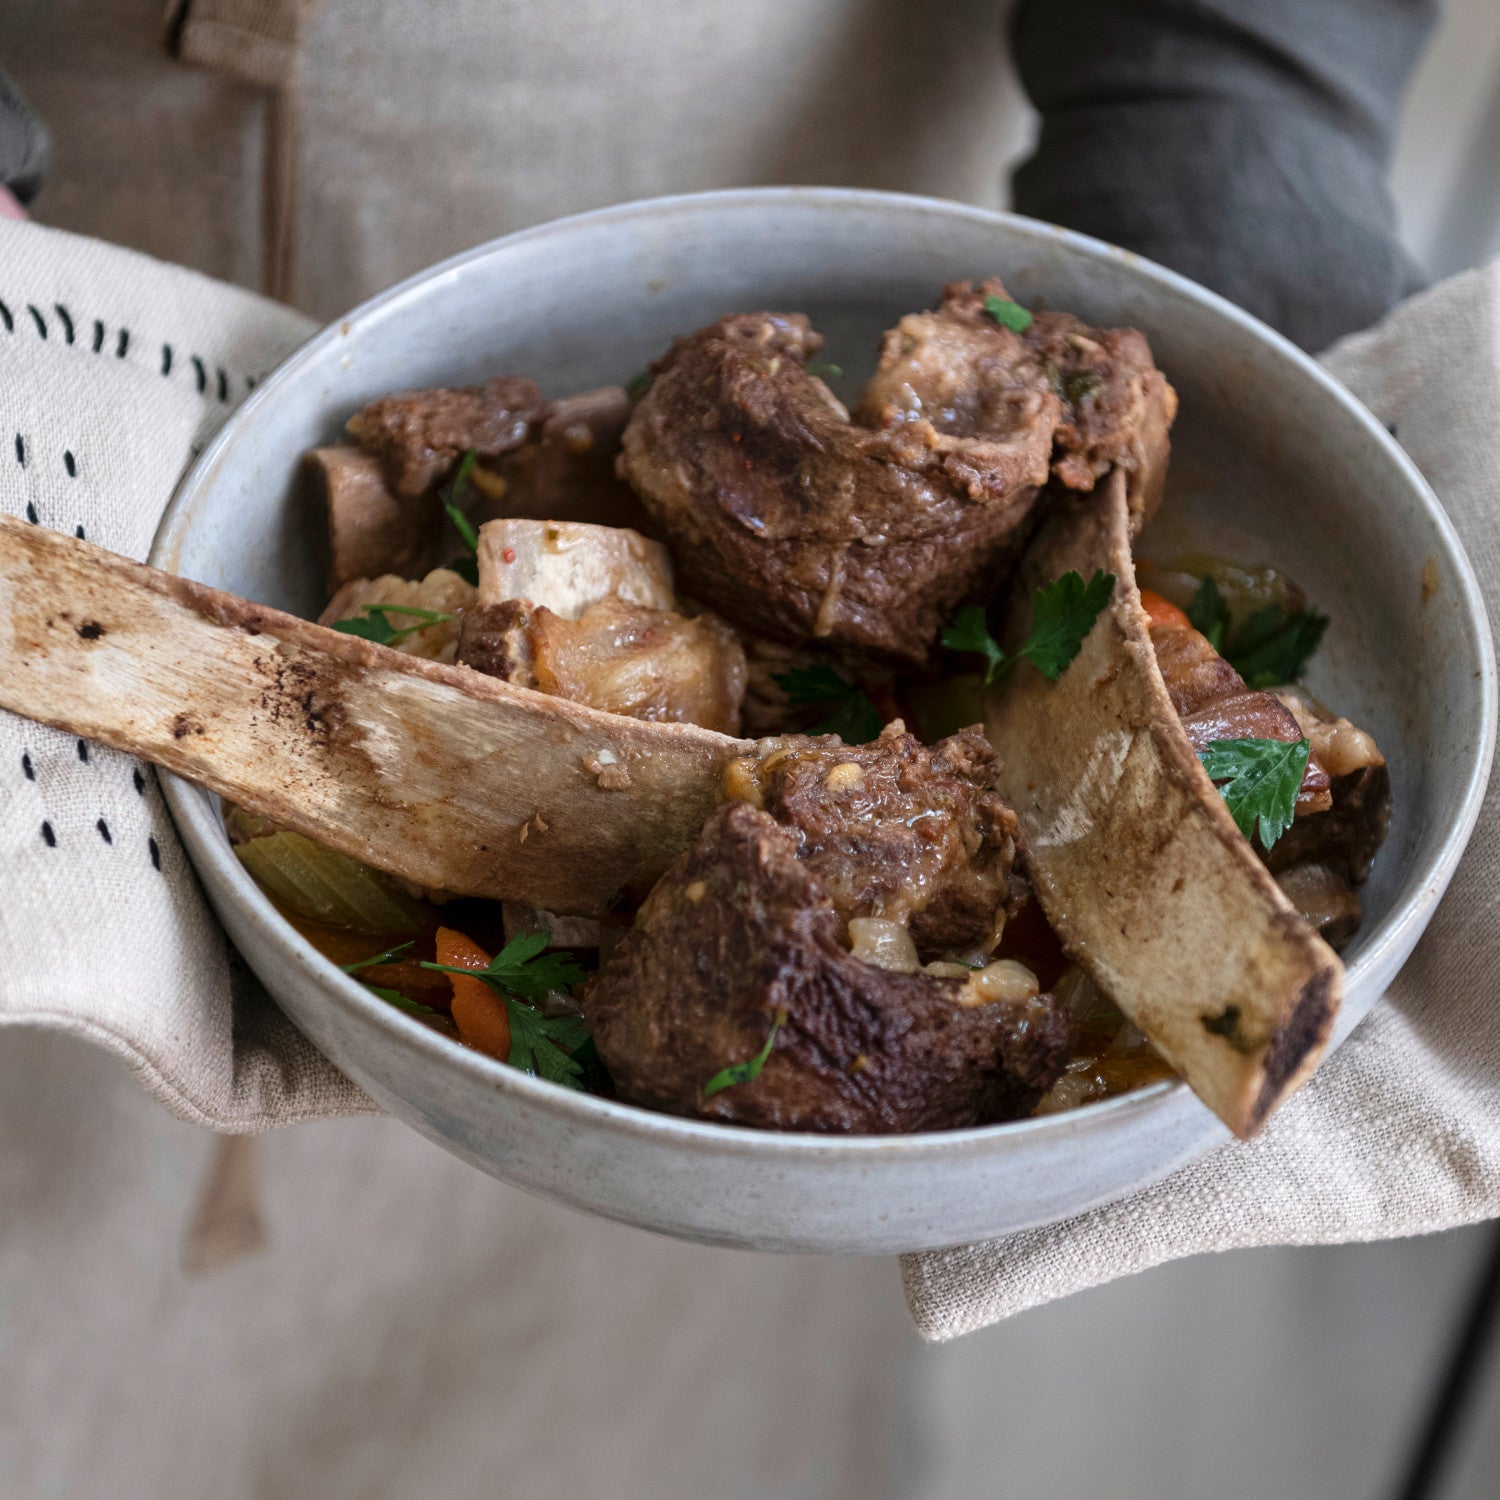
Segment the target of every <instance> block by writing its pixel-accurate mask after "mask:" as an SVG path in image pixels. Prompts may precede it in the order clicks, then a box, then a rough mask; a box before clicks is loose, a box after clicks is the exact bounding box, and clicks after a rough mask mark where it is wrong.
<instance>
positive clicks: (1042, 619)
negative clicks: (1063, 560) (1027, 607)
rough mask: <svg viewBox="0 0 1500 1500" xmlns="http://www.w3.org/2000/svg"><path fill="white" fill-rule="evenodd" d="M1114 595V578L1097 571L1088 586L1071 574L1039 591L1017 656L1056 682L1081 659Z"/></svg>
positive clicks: (1112, 575)
mask: <svg viewBox="0 0 1500 1500" xmlns="http://www.w3.org/2000/svg"><path fill="white" fill-rule="evenodd" d="M1114 591H1115V575H1114V574H1113V573H1105V572H1103V571H1096V572H1095V574H1094V576H1093V577H1092V578H1090V579H1089V581H1088V582H1087V583H1085V582H1084V581H1083V577H1082V575H1081V574H1079V573H1076V572H1073V571H1071V570H1070V571H1069V572H1067V573H1064V574H1063V575H1062V577H1061V578H1058V579H1055V580H1054V581H1053V582H1052V583H1049V584H1045V585H1043V586H1042V587H1041V588H1039V589H1038V590H1037V591H1036V596H1035V597H1034V598H1033V600H1032V602H1031V635H1030V636H1029V637H1028V638H1027V641H1026V644H1025V645H1024V646H1022V647H1021V649H1020V650H1019V651H1018V652H1016V655H1017V656H1029V657H1030V658H1031V661H1032V663H1033V665H1034V666H1035V667H1036V669H1037V670H1038V671H1039V672H1040V673H1041V674H1042V676H1044V677H1050V678H1051V679H1052V680H1053V681H1054V682H1056V681H1057V679H1058V678H1059V677H1061V676H1062V674H1063V673H1064V672H1065V671H1066V670H1067V667H1068V664H1069V662H1071V661H1072V660H1073V658H1074V657H1075V656H1077V655H1078V651H1079V648H1080V647H1081V646H1082V645H1083V638H1084V637H1085V636H1086V635H1087V634H1088V633H1089V631H1091V630H1092V629H1093V628H1094V621H1095V620H1097V619H1098V618H1099V616H1100V614H1101V613H1102V611H1103V609H1104V606H1105V605H1106V604H1108V603H1109V600H1110V596H1111V595H1112V594H1113V593H1114Z"/></svg>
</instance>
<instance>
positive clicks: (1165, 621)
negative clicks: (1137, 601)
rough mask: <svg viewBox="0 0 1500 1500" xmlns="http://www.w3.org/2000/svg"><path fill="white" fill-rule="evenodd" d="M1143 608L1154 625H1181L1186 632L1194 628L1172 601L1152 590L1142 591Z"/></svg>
mask: <svg viewBox="0 0 1500 1500" xmlns="http://www.w3.org/2000/svg"><path fill="white" fill-rule="evenodd" d="M1141 608H1142V609H1144V610H1145V611H1146V618H1147V619H1148V620H1150V621H1151V623H1152V624H1153V625H1180V626H1181V627H1182V628H1183V629H1184V630H1191V629H1192V628H1193V622H1192V621H1191V620H1190V619H1188V617H1187V616H1186V615H1185V614H1183V612H1182V611H1181V610H1180V609H1178V607H1177V606H1176V605H1175V604H1173V603H1172V601H1171V600H1170V599H1164V598H1162V596H1161V595H1160V594H1158V593H1156V592H1155V591H1154V590H1152V589H1142V590H1141Z"/></svg>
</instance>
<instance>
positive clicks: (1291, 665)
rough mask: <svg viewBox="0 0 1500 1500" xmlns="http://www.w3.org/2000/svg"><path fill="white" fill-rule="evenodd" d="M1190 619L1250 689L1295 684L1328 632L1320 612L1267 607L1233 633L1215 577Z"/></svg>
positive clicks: (1208, 580) (1202, 591)
mask: <svg viewBox="0 0 1500 1500" xmlns="http://www.w3.org/2000/svg"><path fill="white" fill-rule="evenodd" d="M1187 617H1188V619H1189V620H1190V621H1191V622H1192V626H1193V629H1194V630H1196V631H1198V632H1199V633H1200V634H1201V635H1203V636H1205V637H1206V638H1207V640H1208V644H1209V645H1210V646H1212V647H1213V648H1214V650H1215V651H1217V652H1218V653H1219V654H1220V655H1221V656H1222V657H1223V658H1224V660H1225V661H1227V662H1228V663H1229V665H1230V666H1231V667H1233V668H1234V669H1235V671H1236V672H1238V673H1239V674H1240V676H1241V677H1243V678H1244V679H1245V685H1246V687H1251V688H1268V687H1276V686H1277V685H1278V684H1279V683H1283V682H1295V681H1296V680H1297V678H1299V677H1300V676H1301V675H1302V673H1303V671H1304V670H1305V669H1306V667H1307V662H1308V658H1309V657H1311V656H1312V654H1313V652H1314V651H1316V650H1317V649H1318V644H1319V642H1321V641H1322V639H1323V632H1324V631H1325V630H1327V629H1328V616H1327V615H1322V614H1319V613H1318V611H1317V610H1315V609H1291V610H1289V609H1284V608H1283V607H1282V606H1281V605H1279V604H1266V605H1263V606H1262V607H1261V608H1260V609H1258V610H1256V611H1255V613H1254V614H1253V615H1251V616H1250V618H1249V619H1248V620H1246V621H1245V623H1244V624H1243V625H1241V626H1240V628H1239V629H1238V630H1234V631H1231V629H1230V623H1231V622H1230V617H1229V605H1228V603H1227V602H1226V601H1225V598H1224V595H1223V594H1222V593H1220V592H1219V586H1218V584H1217V583H1215V582H1214V580H1213V578H1211V577H1205V578H1204V580H1203V582H1202V583H1200V584H1199V585H1198V592H1197V593H1196V594H1194V595H1193V600H1192V603H1191V604H1189V605H1188V607H1187Z"/></svg>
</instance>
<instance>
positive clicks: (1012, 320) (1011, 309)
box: [984, 295, 1031, 333]
mask: <svg viewBox="0 0 1500 1500" xmlns="http://www.w3.org/2000/svg"><path fill="white" fill-rule="evenodd" d="M984 310H985V311H986V312H987V313H988V314H989V315H990V316H991V317H992V318H993V319H994V320H995V321H996V322H997V323H998V324H999V325H1000V326H1001V327H1002V328H1008V329H1010V331H1011V332H1012V333H1025V332H1026V330H1027V329H1028V328H1030V327H1031V314H1030V313H1029V312H1027V311H1026V309H1025V308H1024V307H1022V306H1021V304H1020V303H1019V302H1012V301H1011V300H1010V299H1009V298H1008V297H996V296H994V295H991V296H988V297H986V298H985V299H984Z"/></svg>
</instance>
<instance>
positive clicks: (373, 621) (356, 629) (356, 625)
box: [333, 604, 453, 646]
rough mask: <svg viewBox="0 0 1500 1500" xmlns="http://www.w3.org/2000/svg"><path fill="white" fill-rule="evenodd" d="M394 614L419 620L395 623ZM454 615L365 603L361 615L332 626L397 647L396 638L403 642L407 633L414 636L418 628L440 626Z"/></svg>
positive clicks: (351, 616)
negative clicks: (405, 623) (410, 623)
mask: <svg viewBox="0 0 1500 1500" xmlns="http://www.w3.org/2000/svg"><path fill="white" fill-rule="evenodd" d="M392 615H406V616H408V617H411V618H414V619H415V620H416V622H417V623H416V624H415V625H400V626H398V625H393V624H392V623H391V616H392ZM452 618H453V616H452V615H445V614H443V613H441V612H440V611H438V610H435V609H414V608H412V606H411V605H409V604H366V605H365V606H364V607H363V608H362V609H361V610H360V611H359V613H358V614H355V615H350V617H349V618H348V619H347V620H335V621H334V622H333V628H334V629H335V630H338V631H342V632H343V634H345V635H357V636H358V637H359V638H360V639H361V640H363V641H374V642H375V643H376V644H377V645H380V646H394V645H395V644H396V642H397V641H404V640H405V639H406V638H407V636H409V635H415V634H416V633H417V632H418V631H419V630H426V629H428V628H429V627H430V626H433V625H441V624H442V623H443V622H444V621H445V620H451V619H452Z"/></svg>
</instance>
